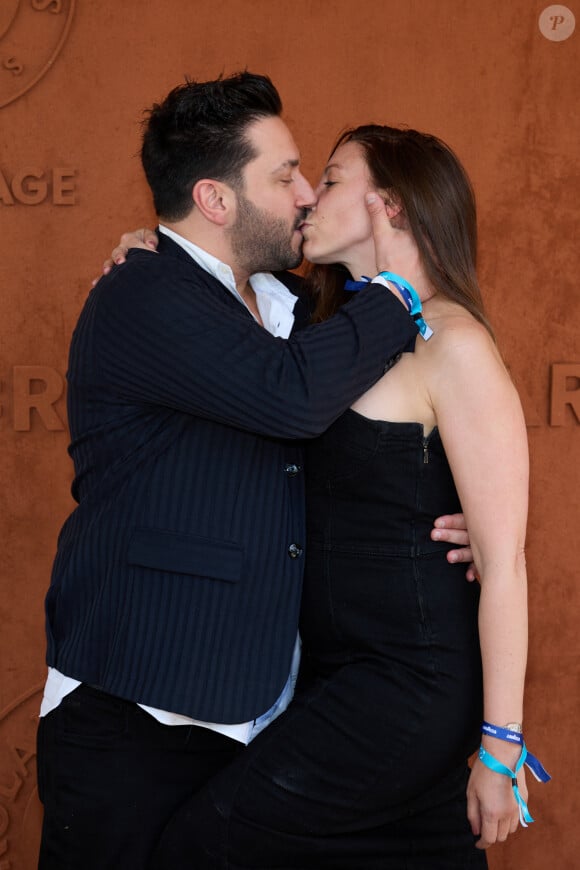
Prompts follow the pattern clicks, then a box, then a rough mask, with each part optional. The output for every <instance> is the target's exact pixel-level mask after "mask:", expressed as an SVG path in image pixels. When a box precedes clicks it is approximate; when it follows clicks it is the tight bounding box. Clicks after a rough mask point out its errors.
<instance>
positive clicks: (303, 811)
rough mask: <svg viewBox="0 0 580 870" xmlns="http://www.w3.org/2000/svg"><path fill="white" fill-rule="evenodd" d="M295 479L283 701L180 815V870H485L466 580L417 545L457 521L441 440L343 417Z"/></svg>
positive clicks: (474, 638)
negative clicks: (293, 574)
mask: <svg viewBox="0 0 580 870" xmlns="http://www.w3.org/2000/svg"><path fill="white" fill-rule="evenodd" d="M306 468H307V499H308V508H307V517H308V541H307V560H306V576H305V585H304V597H303V607H302V621H301V634H302V638H303V645H304V646H303V670H302V674H301V678H300V681H299V687H298V690H297V694H296V698H295V700H294V701H293V703H292V704H291V706H290V708H289V710H288V711H287V712H286V713H285V714H283V715H282V716H281V717H280V718H279V719H278V720H277V721H276V722H274V723H273V724H272V725H271V726H270V727H269V728H268V729H267V730H266V731H265V732H264V733H262V734H261V735H259V736H258V737H257V738H256V740H255V741H254V742H253V743H252V744H250V746H249V747H248V749H247V750H245V751H244V752H243V753H242V754H241V756H240V757H239V758H238V759H237V760H236V761H235V762H234V763H233V765H231V766H230V767H229V768H227V769H226V770H225V771H224V773H223V775H220V776H218V777H217V778H216V780H215V781H214V783H213V784H211V785H210V787H209V788H208V790H207V792H206V793H205V795H202V796H200V797H199V799H197V800H196V801H194V802H192V803H191V805H190V808H189V822H190V825H191V828H190V839H189V846H188V849H189V863H188V864H187V863H184V864H183V867H185V866H189V867H191V868H198V870H202V868H203V870H209V868H218V867H219V868H224V870H225V868H227V870H234V868H235V870H242V868H244V870H247V868H262V870H324V868H335V870H338V868H340V870H467V868H484V867H486V866H487V863H486V858H485V853H484V852H482V851H480V850H477V849H475V847H474V838H473V836H472V834H471V831H470V828H469V824H468V821H467V815H466V799H465V787H466V781H467V775H468V768H467V758H468V757H469V756H470V755H471V753H472V752H474V751H475V749H476V748H477V746H478V744H479V738H480V734H479V729H480V726H481V718H482V681H481V660H480V652H479V640H478V631H477V608H478V599H479V586H478V584H474V583H468V582H467V581H466V580H465V576H464V575H465V566H452V565H449V563H448V562H447V561H446V558H445V554H446V552H447V550H448V549H450V548H449V546H448V545H445V544H440V543H435V542H432V541H431V539H430V532H431V528H432V525H433V520H434V519H435V517H437V516H439V515H440V514H445V513H453V512H456V511H458V510H460V505H459V501H458V497H457V493H456V490H455V486H454V483H453V479H452V476H451V472H450V470H449V466H448V463H447V460H446V457H445V453H444V450H443V446H442V444H441V440H440V438H439V434H438V431H437V430H436V429H435V430H433V432H432V433H431V434H430V435H429V436H428V437H424V434H423V427H422V426H421V425H419V424H416V423H387V422H380V421H372V420H368V419H367V418H365V417H361V416H360V415H359V414H357V413H355V412H354V411H348V412H347V413H346V414H344V415H343V416H342V417H341V418H339V419H338V420H337V421H336V422H335V423H334V425H333V426H331V428H330V429H329V430H328V432H327V433H325V434H324V435H323V436H322V437H320V438H319V439H317V440H316V441H314V442H312V444H310V445H309V447H308V448H307V465H306ZM192 850H193V854H192ZM175 866H176V867H177V866H179V867H181V866H182V865H181V864H176V865H175Z"/></svg>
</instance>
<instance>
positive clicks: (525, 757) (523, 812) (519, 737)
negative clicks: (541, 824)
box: [479, 722, 552, 828]
mask: <svg viewBox="0 0 580 870" xmlns="http://www.w3.org/2000/svg"><path fill="white" fill-rule="evenodd" d="M481 731H482V733H483V734H487V735H488V737H495V738H497V739H498V740H504V741H505V742H506V743H515V744H516V746H521V747H522V751H521V754H520V757H519V758H518V760H517V763H516V766H515V768H514V769H513V770H510V768H509V767H507V765H505V764H503V763H502V762H501V761H498V760H497V758H495V757H494V756H493V755H492V754H491V752H488V751H487V750H486V749H485V748H484V747H483V746H480V748H479V760H480V761H481V762H482V764H485V766H486V767H488V768H489V769H490V770H493V771H494V772H495V773H502V774H503V775H504V776H509V777H510V778H511V781H512V790H513V793H514V797H515V799H516V802H517V805H518V810H519V814H520V822H521V824H522V825H523V827H524V828H527V826H528V824H530V823H531V822H533V821H534V820H533V818H532V817H531V815H530V812H529V810H528V807H527V804H526V802H525V800H524V799H523V797H522V796H521V794H520V790H519V788H518V780H517V774H518V771H519V770H520V768H521V767H522V765H524V764H525V765H526V767H527V768H528V769H529V770H531V772H532V773H533V775H534V776H535V778H536V779H537V780H538V782H549V781H550V780H551V779H552V777H551V776H550V774H549V773H548V772H547V770H546V769H545V767H544V766H543V765H542V763H541V762H540V761H539V760H538V759H537V758H536V757H535V755H532V754H531V752H528V750H527V747H526V744H525V742H524V735H523V734H521V733H520V732H519V731H511V730H510V729H509V728H502V727H501V726H500V725H492V724H491V722H483V724H482V726H481Z"/></svg>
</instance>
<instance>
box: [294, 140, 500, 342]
mask: <svg viewBox="0 0 580 870" xmlns="http://www.w3.org/2000/svg"><path fill="white" fill-rule="evenodd" d="M346 142H356V143H358V144H359V145H360V146H361V147H362V149H363V150H364V154H365V158H366V162H367V166H368V169H369V173H370V176H371V179H372V181H373V184H374V185H375V187H376V188H377V190H378V191H379V192H380V193H381V194H382V196H383V198H385V200H386V201H388V202H391V203H393V204H396V205H398V206H400V208H401V212H400V213H399V214H398V215H397V216H396V217H395V218H393V219H392V222H393V225H394V226H397V225H399V226H401V228H407V227H408V228H409V229H410V230H411V232H412V234H413V237H414V239H415V241H416V243H417V245H418V248H419V252H420V255H421V260H422V262H423V266H424V268H425V271H426V273H427V277H428V279H429V282H430V283H431V285H432V287H433V288H434V289H435V290H436V291H437V292H438V293H440V294H441V295H442V296H446V297H447V298H448V299H451V300H453V301H454V302H457V303H459V304H460V305H462V306H463V307H464V308H466V309H467V310H468V311H469V312H471V314H472V315H473V316H474V317H475V318H476V319H477V320H479V321H480V322H481V323H482V324H483V325H484V326H485V327H486V329H488V330H489V332H490V333H491V334H492V335H493V332H492V329H491V327H490V325H489V323H488V320H487V318H486V316H485V312H484V306H483V300H482V298H481V291H480V288H479V284H478V281H477V275H476V260H477V215H476V207H475V195H474V193H473V188H472V186H471V182H470V181H469V178H468V176H467V173H466V172H465V170H464V169H463V166H462V165H461V163H460V162H459V160H458V158H457V157H456V156H455V154H454V153H453V151H452V150H451V149H450V148H449V147H448V146H447V145H446V144H445V143H444V142H442V141H441V140H440V139H438V138H437V137H436V136H431V135H428V134H425V133H419V132H417V131H416V130H400V129H397V128H395V127H384V126H379V125H376V124H369V125H365V126H362V127H356V128H353V129H350V130H346V132H344V133H343V134H342V135H341V136H340V138H339V139H338V141H337V143H336V145H335V146H334V148H333V149H332V152H331V154H333V153H334V152H335V151H336V149H337V148H338V147H339V146H340V145H343V144H345V143H346ZM348 277H350V276H349V275H348V273H347V271H346V269H344V267H342V266H340V265H336V266H333V265H330V266H329V265H318V266H317V265H313V266H312V267H311V269H310V270H309V272H308V275H307V284H308V287H309V289H310V290H311V292H312V293H313V295H314V297H315V299H316V307H315V312H314V317H313V320H314V322H320V321H322V320H326V319H327V318H328V317H330V316H332V314H334V313H335V312H336V311H337V310H338V308H339V307H340V306H341V305H342V304H344V303H345V302H346V301H348V299H349V298H350V296H351V294H349V293H347V292H346V291H345V290H344V282H345V279H347V278H348ZM355 277H358V276H355Z"/></svg>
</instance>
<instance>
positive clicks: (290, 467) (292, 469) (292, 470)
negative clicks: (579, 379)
mask: <svg viewBox="0 0 580 870" xmlns="http://www.w3.org/2000/svg"><path fill="white" fill-rule="evenodd" d="M284 471H285V472H286V474H287V475H288V477H296V475H297V474H298V472H299V471H300V466H299V465H295V464H294V463H293V462H289V463H288V464H287V465H285V466H284Z"/></svg>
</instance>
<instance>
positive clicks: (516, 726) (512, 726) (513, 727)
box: [505, 722, 523, 734]
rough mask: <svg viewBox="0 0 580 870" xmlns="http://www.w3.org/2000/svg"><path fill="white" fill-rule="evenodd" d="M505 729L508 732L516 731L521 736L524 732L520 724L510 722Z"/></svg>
mask: <svg viewBox="0 0 580 870" xmlns="http://www.w3.org/2000/svg"><path fill="white" fill-rule="evenodd" d="M505 728H506V730H507V731H516V732H517V733H518V734H521V733H522V730H523V729H522V726H521V725H520V723H519V722H508V724H507V725H506V726H505Z"/></svg>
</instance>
